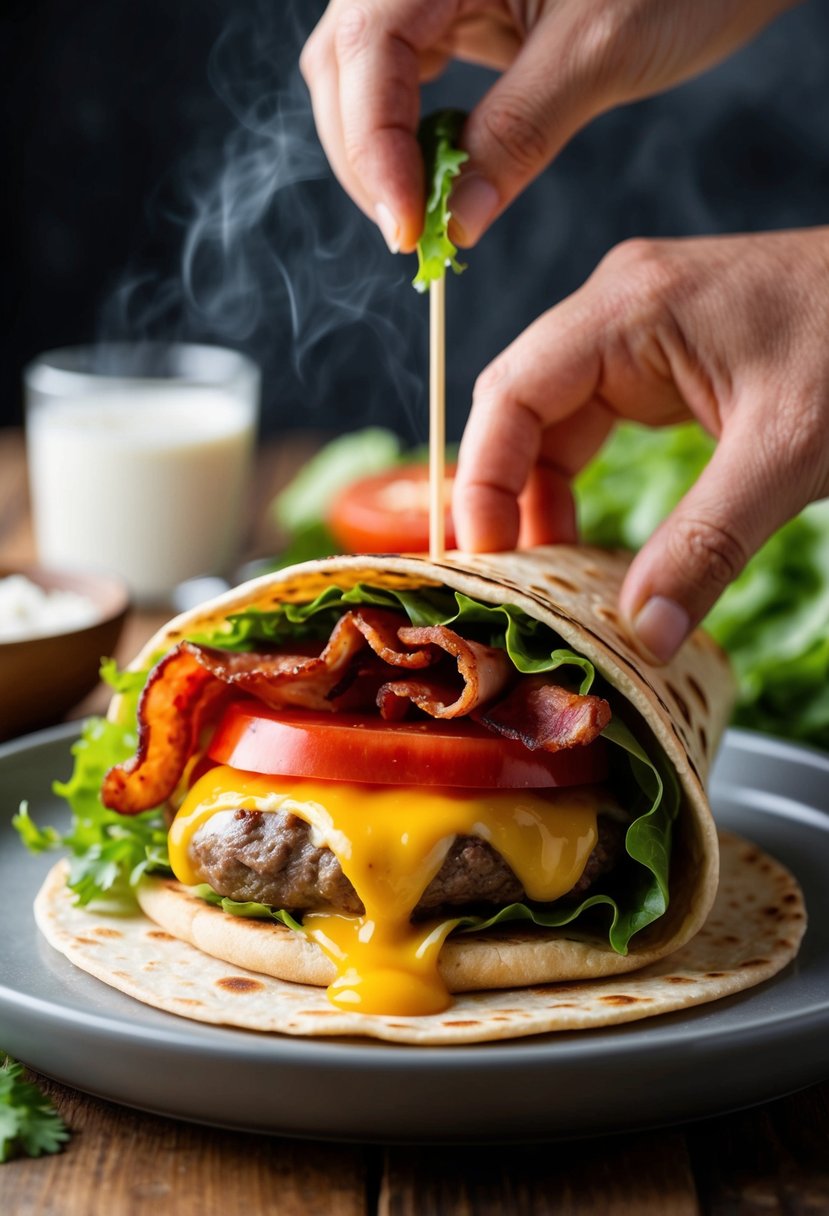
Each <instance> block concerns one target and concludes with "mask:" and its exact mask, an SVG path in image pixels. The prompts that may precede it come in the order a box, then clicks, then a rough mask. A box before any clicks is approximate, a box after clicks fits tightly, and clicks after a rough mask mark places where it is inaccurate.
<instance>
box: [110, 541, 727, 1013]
mask: <svg viewBox="0 0 829 1216" xmlns="http://www.w3.org/2000/svg"><path fill="white" fill-rule="evenodd" d="M629 560H630V555H628V554H622V553H614V552H610V551H607V550H600V549H593V548H588V547H584V546H574V545H557V546H547V547H543V548H536V549H528V550H520V551H517V552H510V553H501V554H486V555H469V554H460V553H450V554H448V555H447V557H446V559H445V560H444V561H443V562H434V561H432V560H430V559H428V558H425V557H416V556H395V555H392V556H386V555H383V556H376V557H371V556H352V557H334V558H328V559H325V560H322V561H317V562H308V563H305V564H304V565H300V566H293V567H289V568H287V569H285V570H281V571H278V572H277V573H275V574H271V575H265V576H264V577H262V578H259V579H256V580H254V581H252V582H249V583H246V584H244V585H243V586H241V587H237V588H235V589H234V590H233V591H229V592H227V593H226V594H224V595H222V596H220V597H218V598H217V599H215V600H211V601H208V602H207V603H205V604H203V605H200V606H199V607H198V608H195V609H193V610H191V611H189V612H186V613H183V614H182V615H180V616H178V617H176V618H175V619H174V620H173V621H171V622H170V623H169V624H168V625H167V626H165V627H164V628H163V629H161V630H160V631H159V632H158V633H157V634H156V635H155V637H153V638H152V639H151V640H150V641H149V642H148V643H147V645H146V646H145V647H144V649H143V650H142V652H141V654H139V656H138V658H137V659H136V660H135V662H134V663H133V664H132V665H131V666H132V668H133V669H141V668H145V667H148V666H149V665H150V664H151V663H152V662H153V660H154V658H155V657H157V656H158V654H159V653H162V652H164V651H166V650H168V649H170V647H172V646H174V645H175V644H176V643H178V642H179V641H181V640H182V638H185V637H187V636H189V635H192V634H194V633H202V632H206V631H212V630H215V629H217V628H219V627H220V626H221V625H222V623H223V622H224V621H225V620H226V618H227V617H228V615H230V614H231V613H234V612H239V611H242V610H248V609H258V610H267V609H273V608H274V607H275V606H277V605H278V604H281V603H289V602H290V603H302V602H307V601H309V600H312V599H314V598H315V597H316V596H317V595H318V594H319V593H320V592H321V591H323V590H324V589H325V588H326V587H329V586H331V585H332V584H336V585H338V586H340V587H352V586H354V585H355V584H357V583H371V584H373V585H375V586H380V587H389V588H413V587H423V586H440V585H443V586H447V587H450V588H451V589H453V590H458V591H461V592H463V593H464V594H466V595H468V596H470V597H472V598H474V599H477V600H479V601H482V602H484V603H493V604H503V603H512V604H515V605H516V606H518V607H519V608H522V609H523V610H524V611H525V612H527V613H528V614H529V615H530V616H532V617H534V618H536V619H537V620H539V621H542V622H543V623H544V624H546V625H548V626H549V627H550V628H551V629H553V630H554V631H555V632H556V633H557V634H558V635H559V636H560V637H561V638H562V639H563V640H564V642H565V643H566V644H567V645H569V646H571V647H572V648H573V649H574V650H576V651H578V652H579V653H580V654H583V655H585V656H586V657H587V658H589V659H591V660H592V661H593V662H594V664H595V665H596V668H597V670H598V671H600V672H601V674H602V675H603V676H604V678H605V679H606V680H607V682H608V683H609V684H610V685H612V686H613V687H614V688H616V689H617V690H618V691H619V693H620V694H621V697H622V698H623V699H624V700H625V701H626V702H627V703H628V704H629V705H630V706H632V707H634V709H635V710H636V711H637V712H638V715H640V718H639V723H638V725H637V726H636V732H637V733H638V734H639V735H640V737H641V741H642V742H643V744H644V745H645V747H646V749H647V748H648V747H650V748H651V751H653V750H654V742H656V743H658V745H659V746H660V747H661V748H662V749H663V751H664V752H665V754H666V756H667V758H668V760H669V762H670V764H671V765H672V766H673V767H674V769H675V771H676V773H677V776H678V778H679V782H680V786H681V789H682V806H681V810H680V815H679V819H678V822H677V824H676V825H675V829H674V841H673V847H672V863H671V873H670V884H669V885H670V906H669V908H668V911H667V913H666V914H665V915H664V916H662V917H661V918H660V919H659V920H658V921H656V922H654V923H653V924H652V925H650V926H649V927H648V928H646V929H644V930H643V931H641V932H640V933H638V934H636V936H635V937H634V938H633V939H632V942H631V946H630V949H629V951H628V953H627V955H619V954H617V953H616V952H615V951H613V950H612V948H611V947H610V945H609V943H608V942H607V940H606V938H605V939H604V940H598V939H596V938H591V937H589V936H585V935H584V934H583V933H581V932H580V931H579V927H578V924H577V925H576V926H575V927H572V926H566V927H564V928H562V929H539V928H535V929H533V930H531V931H528V932H526V933H517V932H516V933H511V934H509V936H508V937H505V936H504V934H503V933H502V932H500V931H498V932H495V933H493V934H491V935H489V936H487V935H486V934H484V933H480V934H475V935H468V936H464V937H460V936H457V937H454V938H450V939H449V941H448V942H447V943H446V945H445V946H444V948H443V952H442V969H443V972H444V977H445V979H446V981H447V984H448V986H449V988H450V990H452V991H466V990H470V989H476V988H485V987H514V986H517V985H522V984H536V983H541V982H544V981H552V980H570V979H585V978H595V977H597V976H604V975H613V974H618V973H620V972H625V971H632V970H635V969H637V968H639V967H644V966H647V965H648V964H650V963H652V962H654V961H655V960H657V959H659V958H662V957H663V956H665V955H667V954H670V953H671V952H673V951H674V950H677V949H679V948H680V947H681V946H682V945H684V944H685V943H686V942H688V941H690V939H691V938H692V937H693V936H694V934H695V933H696V932H697V931H698V930H699V928H700V927H701V925H702V924H703V922H704V920H705V917H706V915H707V913H708V910H709V908H710V907H711V904H712V902H713V899H714V895H715V893H716V889H717V873H718V850H717V838H716V831H715V828H714V823H713V819H712V817H711V812H710V808H709V805H708V800H707V797H706V794H705V788H704V782H705V779H706V777H707V775H708V771H709V767H710V763H711V759H712V757H713V754H714V752H715V750H716V746H717V744H718V742H719V739H720V736H721V733H722V731H723V729H724V727H725V724H726V722H727V720H728V716H729V713H730V709H731V704H732V698H733V683H732V677H731V672H730V669H729V666H728V661H727V659H726V657H725V655H724V654H723V652H722V651H721V650H720V649H719V648H718V647H717V646H716V645H715V643H714V642H713V641H711V639H710V638H708V637H707V635H706V634H704V633H703V632H701V631H699V630H698V631H697V632H696V633H694V635H693V636H692V637H691V638H690V639H689V640H688V641H687V642H686V643H685V645H684V646H683V647H682V649H681V650H680V652H679V654H678V655H677V656H676V658H675V659H674V660H673V661H672V662H671V663H670V664H669V665H668V666H666V667H658V666H654V665H651V664H650V663H648V662H647V660H645V659H644V658H643V657H642V656H641V655H640V654H639V653H637V651H636V650H635V649H634V647H633V644H632V641H631V639H630V637H629V636H628V635H627V634H626V633H625V631H624V626H623V623H622V621H621V618H620V617H619V615H618V612H617V608H616V604H617V600H618V593H619V589H620V587H621V583H622V579H623V577H624V573H625V570H626V568H627V565H628V562H629ZM127 712H128V710H127V708H126V703H125V701H124V700H123V698H120V697H117V696H116V697H115V698H114V700H113V703H112V706H111V709H110V716H111V717H112V718H113V719H114V720H124V715H125V714H126V713H127ZM141 899H142V901H143V904H144V907H145V910H146V911H147V912H148V913H149V914H150V915H151V916H153V917H154V918H155V919H156V920H157V921H158V922H159V923H160V924H161V925H162V926H164V927H165V928H166V929H168V931H170V932H173V933H175V934H176V935H179V936H181V937H182V939H183V940H185V941H193V940H197V941H198V945H199V948H200V949H201V950H203V951H205V952H207V953H210V954H213V955H215V956H216V957H219V958H222V959H225V960H228V961H232V962H236V963H238V965H240V966H245V967H250V968H252V969H253V970H257V971H261V972H262V973H264V974H266V975H271V976H275V977H279V978H281V979H286V980H291V981H295V982H300V983H313V984H327V983H329V982H330V980H331V979H332V978H333V973H332V968H331V964H330V963H329V961H328V960H327V959H326V958H325V956H324V955H323V953H322V951H321V950H320V949H319V948H318V947H317V946H316V945H315V944H313V943H310V942H308V941H307V940H306V939H305V938H304V937H303V936H302V935H300V934H297V933H295V932H292V931H290V930H286V931H285V932H284V933H283V932H281V931H280V929H279V926H267V927H263V925H262V924H261V923H259V922H256V921H253V920H248V919H240V918H236V917H231V916H228V915H227V914H225V913H221V912H220V913H219V914H218V915H217V916H212V917H210V918H205V917H202V916H200V913H201V912H202V911H203V910H204V909H203V906H202V905H201V904H200V905H199V906H194V905H193V903H192V900H191V898H190V897H189V896H188V895H187V893H186V891H184V890H183V889H182V888H179V887H178V884H176V883H172V884H171V883H168V882H161V883H156V884H150V885H148V886H147V887H145V888H144V889H143V890H142V894H141Z"/></svg>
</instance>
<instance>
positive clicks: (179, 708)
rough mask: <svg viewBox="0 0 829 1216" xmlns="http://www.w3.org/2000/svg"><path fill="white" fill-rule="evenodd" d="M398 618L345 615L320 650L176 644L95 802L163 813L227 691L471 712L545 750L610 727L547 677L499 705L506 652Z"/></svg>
mask: <svg viewBox="0 0 829 1216" xmlns="http://www.w3.org/2000/svg"><path fill="white" fill-rule="evenodd" d="M405 620H406V618H405V617H404V616H403V615H402V614H401V613H395V612H393V611H389V610H388V609H383V608H372V607H367V608H360V609H356V610H354V611H351V612H347V613H345V614H344V615H343V616H342V617H340V619H339V620H338V621H337V624H336V625H335V626H334V628H333V630H332V631H331V636H330V638H329V639H328V642H327V643H326V645H325V646H324V647H322V648H321V649H319V652H318V653H313V652H312V653H302V652H301V650H302V648H298V650H297V651H296V652H294V653H293V654H283V653H237V652H234V651H227V650H221V649H217V648H215V647H208V646H199V645H197V644H196V643H193V642H181V643H180V644H179V645H178V646H177V647H176V648H175V649H174V650H171V651H170V653H169V654H168V655H166V656H165V657H164V658H163V659H162V660H161V661H160V662H159V663H157V664H156V666H155V667H154V668H153V670H152V672H151V673H150V676H149V678H148V681H147V684H146V686H145V688H144V692H143V693H142V695H141V699H140V701H139V704H138V749H137V751H136V754H135V756H133V757H132V759H130V760H128V761H126V762H125V763H124V764H120V765H116V767H115V768H112V769H110V771H109V772H108V773H107V774H106V777H105V778H104V782H103V788H102V793H101V798H102V801H103V803H104V805H105V806H108V807H110V808H111V809H113V810H116V811H120V812H121V813H122V814H126V815H134V814H137V813H138V812H139V811H145V810H149V809H150V808H151V807H155V806H159V805H161V804H162V803H163V802H164V801H165V800H166V799H167V798H169V797H170V795H171V794H172V792H173V790H174V789H175V788H176V786H177V785H178V783H179V781H180V780H181V776H182V774H183V772H184V769H185V767H186V764H187V761H188V760H189V758H190V756H191V755H192V753H193V752H194V751H195V750H196V749H197V747H198V746H199V740H200V736H201V732H202V729H203V727H204V725H205V724H206V723H209V721H210V720H211V717H215V716H216V714H217V713H218V711H219V709H220V708H222V706H223V704H224V702H225V701H226V700H227V699H228V698H229V697H230V696H232V695H233V693H234V692H242V693H246V694H249V695H251V696H254V697H256V698H257V699H258V700H259V701H261V702H262V703H263V704H265V705H267V706H269V707H270V708H272V709H281V708H285V707H289V706H291V707H297V706H299V707H302V708H304V709H315V710H319V709H324V710H329V711H336V710H340V709H360V708H368V707H374V706H375V705H376V706H377V707H379V710H380V714H381V716H382V717H383V718H385V719H387V720H396V719H398V718H401V717H403V716H404V715H405V714H406V712H407V711H408V709H409V707H410V706H411V705H415V706H417V708H418V709H420V710H422V711H423V712H424V713H427V714H430V715H431V716H432V717H433V718H457V717H460V716H462V715H464V714H474V716H475V717H476V718H477V719H478V720H479V721H481V722H483V723H484V724H485V725H486V726H488V727H490V728H491V729H492V730H494V731H497V732H499V733H500V734H502V735H506V736H507V737H508V738H511V739H520V740H521V742H523V743H524V744H525V745H526V746H527V747H529V748H537V747H542V748H545V749H546V750H547V751H557V750H559V748H563V747H572V746H574V745H575V744H579V743H588V742H590V741H591V740H592V739H594V738H595V737H596V735H598V734H599V733H600V731H601V730H602V729H603V728H604V726H605V725H606V724H607V722H608V721H609V719H610V708H609V706H608V705H607V702H606V701H603V700H601V698H599V697H581V696H579V695H578V694H576V693H570V692H567V690H566V689H563V688H561V687H559V686H558V685H556V684H552V683H550V682H549V681H548V680H546V679H544V678H541V679H535V678H524V679H521V680H520V681H519V682H518V684H517V686H516V688H515V690H514V691H513V692H511V693H509V695H506V696H504V695H503V694H504V693H505V692H506V689H507V686H508V685H509V683H510V681H511V680H512V678H513V676H514V671H513V667H512V664H511V662H510V660H509V658H508V656H507V654H506V652H505V651H503V650H499V649H497V648H494V647H491V646H484V645H483V644H482V643H480V642H470V641H467V640H466V639H465V638H462V637H460V636H459V635H458V634H457V633H455V632H454V631H453V630H451V629H449V628H447V627H446V626H445V625H429V626H424V627H420V626H417V627H416V626H411V625H408V624H401V622H405ZM453 660H454V663H453ZM427 667H428V668H431V669H432V670H431V671H430V672H428V673H425V674H424V675H423V676H419V677H416V678H411V677H409V678H393V679H389V675H390V674H392V672H391V671H390V669H393V670H394V671H395V674H396V672H401V674H402V673H403V672H414V671H422V670H423V669H424V668H427ZM499 697H501V698H502V699H501V700H498V698H499ZM493 703H494V704H493ZM483 706H488V708H487V709H486V710H483V709H482V707H483Z"/></svg>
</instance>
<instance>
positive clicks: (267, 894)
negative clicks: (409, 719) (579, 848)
mask: <svg viewBox="0 0 829 1216" xmlns="http://www.w3.org/2000/svg"><path fill="white" fill-rule="evenodd" d="M624 835H625V824H624V823H620V822H619V821H618V820H617V819H614V818H611V817H610V816H609V815H599V817H598V840H597V842H596V845H595V847H594V849H593V852H592V853H591V854H590V857H589V859H588V861H587V865H586V867H585V869H584V871H583V873H582V875H581V877H580V878H579V881H578V882H577V883H576V885H575V886H574V887H573V888H572V890H570V891H569V892H568V893H567V895H566V896H562V897H561V898H562V899H569V898H573V897H575V896H581V895H583V894H584V892H585V891H587V890H588V888H589V887H590V886H591V885H592V884H593V883H594V882H595V881H596V879H597V878H598V877H599V876H600V875H602V874H605V873H606V872H607V871H608V870H610V869H611V868H612V867H613V866H614V865H615V864H616V861H617V860H618V858H619V857H620V856H621V855H622V853H623V851H624ZM190 858H191V860H192V862H193V863H194V865H195V867H196V869H197V870H198V872H199V877H200V881H202V882H206V883H209V884H210V886H211V887H212V888H213V890H214V891H217V892H218V893H219V894H220V895H223V896H227V897H228V898H230V899H234V900H240V901H245V900H255V901H256V902H257V903H262V904H269V905H270V906H271V907H275V908H286V909H290V910H292V911H296V912H310V911H317V910H321V909H326V910H328V909H333V910H335V911H338V912H349V913H353V914H356V915H360V914H362V913H363V911H364V908H363V905H362V902H361V900H360V899H359V898H358V897H357V893H356V891H355V890H354V887H353V886H352V885H351V883H350V881H349V880H348V879H347V878H346V876H345V875H344V874H343V872H342V869H341V868H340V863H339V862H338V861H337V858H336V857H335V856H334V854H333V853H332V852H331V850H330V849H328V848H319V847H318V846H317V845H315V844H314V843H313V842H312V840H311V829H310V827H309V825H308V824H307V823H306V822H305V820H304V819H300V818H299V817H298V816H297V815H294V814H292V813H291V812H289V811H266V812H264V813H263V812H261V811H245V810H237V811H227V812H224V813H222V814H220V815H217V816H215V817H214V818H213V819H211V820H209V821H208V822H207V823H206V824H205V825H204V826H203V827H202V828H200V829H199V831H198V832H196V834H195V836H194V837H193V840H192V842H191V845H190ZM525 899H526V895H525V892H524V888H523V887H522V885H521V883H520V882H519V881H518V879H517V878H516V876H515V874H514V873H513V871H512V870H511V869H510V867H509V866H508V865H507V863H506V861H505V860H504V859H503V857H502V856H501V855H500V854H499V853H498V852H497V851H496V850H495V849H493V848H492V847H491V845H489V844H487V842H486V841H485V840H481V839H480V838H479V837H477V836H457V837H456V838H455V840H454V841H453V842H452V845H451V847H450V849H449V852H448V854H447V856H446V859H445V860H444V863H443V865H442V867H441V869H440V870H439V871H438V873H437V874H436V875H435V877H434V878H433V879H432V881H431V883H430V884H429V886H428V887H427V888H426V890H425V891H424V893H423V895H422V897H421V899H420V902H419V903H418V905H417V907H416V908H415V911H414V915H415V916H418V915H422V916H426V915H429V916H434V915H436V914H438V913H440V912H442V911H444V910H449V909H454V910H456V909H458V908H459V907H466V906H473V907H474V906H481V905H483V906H489V907H495V906H501V905H505V904H510V903H517V902H522V901H524V900H525Z"/></svg>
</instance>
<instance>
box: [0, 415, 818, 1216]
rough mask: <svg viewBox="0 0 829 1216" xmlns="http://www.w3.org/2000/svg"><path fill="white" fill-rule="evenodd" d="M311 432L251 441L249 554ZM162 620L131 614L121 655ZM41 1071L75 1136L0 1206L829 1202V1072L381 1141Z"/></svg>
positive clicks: (488, 1210)
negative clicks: (218, 1121)
mask: <svg viewBox="0 0 829 1216" xmlns="http://www.w3.org/2000/svg"><path fill="white" fill-rule="evenodd" d="M318 443H319V437H318V436H313V435H302V436H292V437H290V438H287V439H285V440H284V441H281V442H275V443H271V444H269V445H267V446H266V447H264V448H263V449H262V450H261V451H260V453H259V458H258V464H257V472H256V477H255V479H254V482H253V484H252V486H251V497H250V503H251V506H250V520H251V526H250V530H249V535H248V537H247V541H246V555H247V556H248V557H256V556H262V555H265V554H267V553H271V552H273V551H275V549H276V548H277V547H278V545H279V543H280V537H279V535H278V532H277V531H276V528H275V524H274V522H273V519H272V515H271V513H270V512H269V510H268V504H269V503H270V501H271V498H272V496H273V494H274V492H275V491H276V489H277V488H278V487H279V486H281V485H282V484H284V482H285V481H286V479H287V478H288V477H289V476H290V475H291V473H292V472H293V471H294V470H295V469H296V468H297V467H298V466H299V465H300V464H301V462H302V461H303V460H304V459H306V458H307V456H308V455H310V454H311V453H312V452H313V451H314V450H315V448H316V446H317V444H318ZM33 555H34V547H33V538H32V529H31V521H30V517H29V506H28V498H27V488H26V476H25V461H24V451H23V441H22V437H21V435H20V434H19V432H15V431H7V432H2V431H0V565H7V564H22V563H25V562H27V561H31V560H32V558H33ZM161 620H162V614H158V613H156V614H146V613H133V615H132V617H131V618H130V620H129V622H128V624H127V628H126V630H125V633H124V636H123V638H122V641H121V643H120V645H119V648H118V654H117V657H118V658H119V660H120V661H122V662H123V661H126V660H127V659H128V658H129V657H131V655H132V654H134V653H135V651H136V650H137V649H138V648H139V646H140V645H141V643H142V642H143V641H144V640H145V639H146V638H147V637H148V636H149V635H150V633H151V632H152V631H153V630H154V629H155V628H156V627H157V625H158V624H160V623H161ZM106 697H107V694H106V692H105V690H101V689H99V690H97V691H96V693H94V694H93V695H92V697H91V698H89V699H88V700H87V702H85V703H84V704H83V705H82V706H79V707H77V708H76V709H75V711H73V715H72V716H78V715H79V714H80V713H82V712H88V711H90V710H92V711H98V710H100V709H102V708H103V706H104V704H105V702H106ZM1 979H2V977H0V980H1ZM0 1045H2V1027H1V1026H0ZM757 1067H758V1068H762V1067H763V1061H762V1059H758V1061H757ZM35 1079H37V1080H39V1081H40V1082H41V1084H42V1085H43V1087H44V1089H45V1090H46V1091H47V1093H48V1094H49V1095H50V1096H51V1097H52V1098H53V1099H54V1101H55V1103H56V1105H57V1107H58V1109H59V1110H60V1111H61V1113H62V1115H63V1117H64V1119H65V1120H66V1122H67V1123H68V1124H69V1127H70V1128H71V1131H72V1138H71V1140H70V1141H69V1143H68V1145H67V1147H66V1148H65V1150H64V1151H63V1152H62V1153H60V1154H58V1155H57V1156H54V1157H43V1158H41V1159H39V1160H34V1161H32V1160H17V1161H13V1162H10V1163H9V1164H7V1165H3V1166H0V1216H156V1214H158V1213H161V1212H163V1213H165V1216H167V1214H169V1216H235V1214H236V1213H239V1214H240V1216H272V1214H274V1216H373V1214H374V1213H380V1214H381V1216H822V1214H824V1213H827V1214H829V1083H824V1084H820V1085H815V1086H813V1087H812V1088H810V1089H808V1090H805V1091H804V1092H802V1093H800V1094H795V1095H792V1096H790V1097H786V1098H782V1099H780V1100H778V1101H776V1102H772V1103H768V1104H766V1105H764V1106H760V1107H756V1108H754V1109H752V1110H747V1111H742V1112H738V1113H736V1114H730V1115H724V1116H722V1117H720V1118H717V1119H709V1120H706V1121H704V1122H700V1123H696V1124H690V1125H686V1126H682V1127H678V1128H673V1129H670V1128H669V1129H656V1130H653V1131H646V1132H638V1133H636V1134H629V1135H620V1136H616V1137H604V1138H601V1139H594V1140H584V1141H579V1142H573V1143H558V1144H539V1145H527V1146H524V1147H515V1146H511V1147H499V1146H469V1147H452V1148H442V1147H439V1146H438V1147H428V1146H426V1147H416V1148H415V1147H393V1148H385V1149H384V1148H382V1147H379V1146H372V1145H336V1144H323V1143H314V1142H307V1141H290V1140H286V1139H280V1138H276V1137H272V1136H257V1135H249V1134H244V1133H240V1132H230V1131H222V1130H217V1129H214V1128H208V1127H199V1126H194V1125H189V1124H184V1123H179V1122H176V1121H174V1120H171V1119H166V1118H162V1117H159V1116H156V1115H152V1114H143V1113H139V1112H135V1111H131V1110H128V1109H125V1108H123V1107H118V1106H114V1105H112V1104H111V1103H108V1102H103V1101H100V1100H99V1099H97V1098H93V1097H88V1096H85V1095H83V1094H80V1093H77V1092H75V1091H73V1090H70V1089H67V1088H65V1087H64V1086H61V1085H58V1084H56V1083H54V1082H51V1081H48V1080H46V1079H45V1078H35ZM632 1093H633V1094H635V1087H633V1086H632ZM400 1100H401V1102H405V1100H406V1096H405V1094H404V1093H401V1096H400ZM285 1101H286V1103H287V1104H290V1101H291V1095H290V1094H286V1095H285ZM331 1101H332V1103H337V1104H340V1105H342V1106H343V1108H344V1109H346V1110H347V1106H348V1094H347V1093H341V1092H336V1091H332V1094H331ZM632 1101H634V1102H635V1098H634V1099H632ZM634 1109H635V1108H634ZM633 1113H634V1110H632V1114H633Z"/></svg>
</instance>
